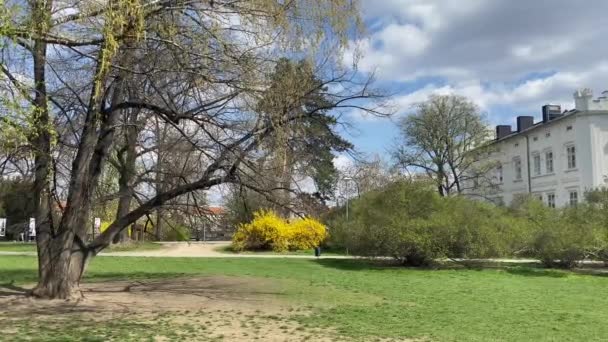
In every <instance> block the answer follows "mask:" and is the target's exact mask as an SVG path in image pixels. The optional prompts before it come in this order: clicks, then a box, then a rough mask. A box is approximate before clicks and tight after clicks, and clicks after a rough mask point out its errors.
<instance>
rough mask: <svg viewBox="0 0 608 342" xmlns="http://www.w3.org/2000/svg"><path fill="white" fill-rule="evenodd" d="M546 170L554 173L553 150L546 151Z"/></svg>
mask: <svg viewBox="0 0 608 342" xmlns="http://www.w3.org/2000/svg"><path fill="white" fill-rule="evenodd" d="M545 169H546V170H545V171H546V172H547V173H553V152H552V151H547V152H545Z"/></svg>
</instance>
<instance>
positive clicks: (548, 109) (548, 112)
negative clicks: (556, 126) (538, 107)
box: [543, 105, 562, 122]
mask: <svg viewBox="0 0 608 342" xmlns="http://www.w3.org/2000/svg"><path fill="white" fill-rule="evenodd" d="M560 116H562V107H561V106H558V105H544V106H543V122H549V121H551V120H553V119H557V118H559V117H560Z"/></svg>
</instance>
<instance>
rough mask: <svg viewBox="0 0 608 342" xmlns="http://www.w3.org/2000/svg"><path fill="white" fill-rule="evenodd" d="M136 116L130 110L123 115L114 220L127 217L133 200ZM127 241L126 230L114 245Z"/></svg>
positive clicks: (133, 111)
mask: <svg viewBox="0 0 608 342" xmlns="http://www.w3.org/2000/svg"><path fill="white" fill-rule="evenodd" d="M137 115H138V111H136V110H132V111H129V112H128V113H127V115H125V123H126V125H125V128H124V136H125V140H124V144H125V145H124V147H123V149H121V151H120V153H119V158H118V159H119V164H120V170H119V173H120V175H119V177H118V191H119V193H120V198H119V199H118V208H117V210H116V219H117V220H118V219H119V218H121V217H123V216H125V215H127V214H128V213H129V211H130V207H131V200H132V198H133V178H134V177H135V160H136V158H137V151H136V149H135V146H136V144H137V136H138V133H139V130H138V129H137V126H136V124H137ZM128 240H129V234H128V230H126V229H125V230H123V231H122V232H120V234H117V235H116V237H115V238H114V241H113V242H114V243H120V242H126V241H128Z"/></svg>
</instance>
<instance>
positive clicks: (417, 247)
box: [326, 182, 512, 265]
mask: <svg viewBox="0 0 608 342" xmlns="http://www.w3.org/2000/svg"><path fill="white" fill-rule="evenodd" d="M504 211H505V210H504V209H500V208H496V207H494V206H492V205H490V204H484V203H481V202H479V201H472V200H469V199H466V198H441V197H439V195H437V194H436V191H435V189H433V188H432V187H430V186H429V185H428V184H427V183H424V182H398V183H394V184H390V185H389V186H387V187H385V188H384V189H381V190H378V191H374V192H370V193H366V194H364V195H363V196H362V197H361V198H359V199H356V200H354V201H353V202H352V205H351V209H350V219H349V221H348V222H346V220H345V217H344V216H343V215H342V214H344V213H343V212H342V211H339V210H335V211H333V212H332V213H330V215H328V216H327V217H326V220H327V221H326V222H327V223H328V226H330V235H331V237H330V243H329V244H330V245H331V247H332V248H346V249H348V250H349V251H350V252H352V253H354V254H357V255H362V256H391V257H394V258H396V259H398V260H399V261H401V262H402V263H404V264H408V265H423V264H428V263H429V262H431V261H432V260H433V259H435V258H442V257H449V258H464V257H468V258H471V257H474V258H477V257H493V256H500V255H503V254H505V253H506V250H508V249H509V247H510V246H509V243H508V242H506V241H505V237H507V236H508V235H509V234H511V233H512V232H511V231H510V230H509V227H510V225H511V220H509V219H507V218H506V215H505V213H504Z"/></svg>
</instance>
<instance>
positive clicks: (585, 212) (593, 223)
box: [512, 200, 608, 268]
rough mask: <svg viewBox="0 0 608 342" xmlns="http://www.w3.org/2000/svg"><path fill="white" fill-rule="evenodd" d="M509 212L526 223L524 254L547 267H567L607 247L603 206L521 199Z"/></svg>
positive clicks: (596, 255)
mask: <svg viewBox="0 0 608 342" xmlns="http://www.w3.org/2000/svg"><path fill="white" fill-rule="evenodd" d="M512 214H513V215H515V216H518V217H521V218H523V219H525V220H526V221H527V223H528V231H529V234H528V236H527V242H526V245H527V248H526V250H525V253H524V255H525V256H528V257H533V258H537V259H539V260H540V261H541V262H542V263H543V264H544V265H545V266H547V267H564V268H571V267H574V266H575V265H576V262H577V261H579V260H583V259H598V258H601V256H602V253H603V252H602V251H603V250H606V249H607V247H606V246H607V241H608V239H607V236H606V224H605V222H606V220H605V217H606V214H605V210H603V209H601V208H599V207H598V206H597V205H595V204H591V203H587V204H580V205H578V206H576V207H570V208H562V209H552V208H548V207H546V206H544V205H543V204H542V203H540V202H539V201H533V200H527V201H522V202H521V203H519V204H518V205H517V206H516V207H514V208H513V211H512Z"/></svg>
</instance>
